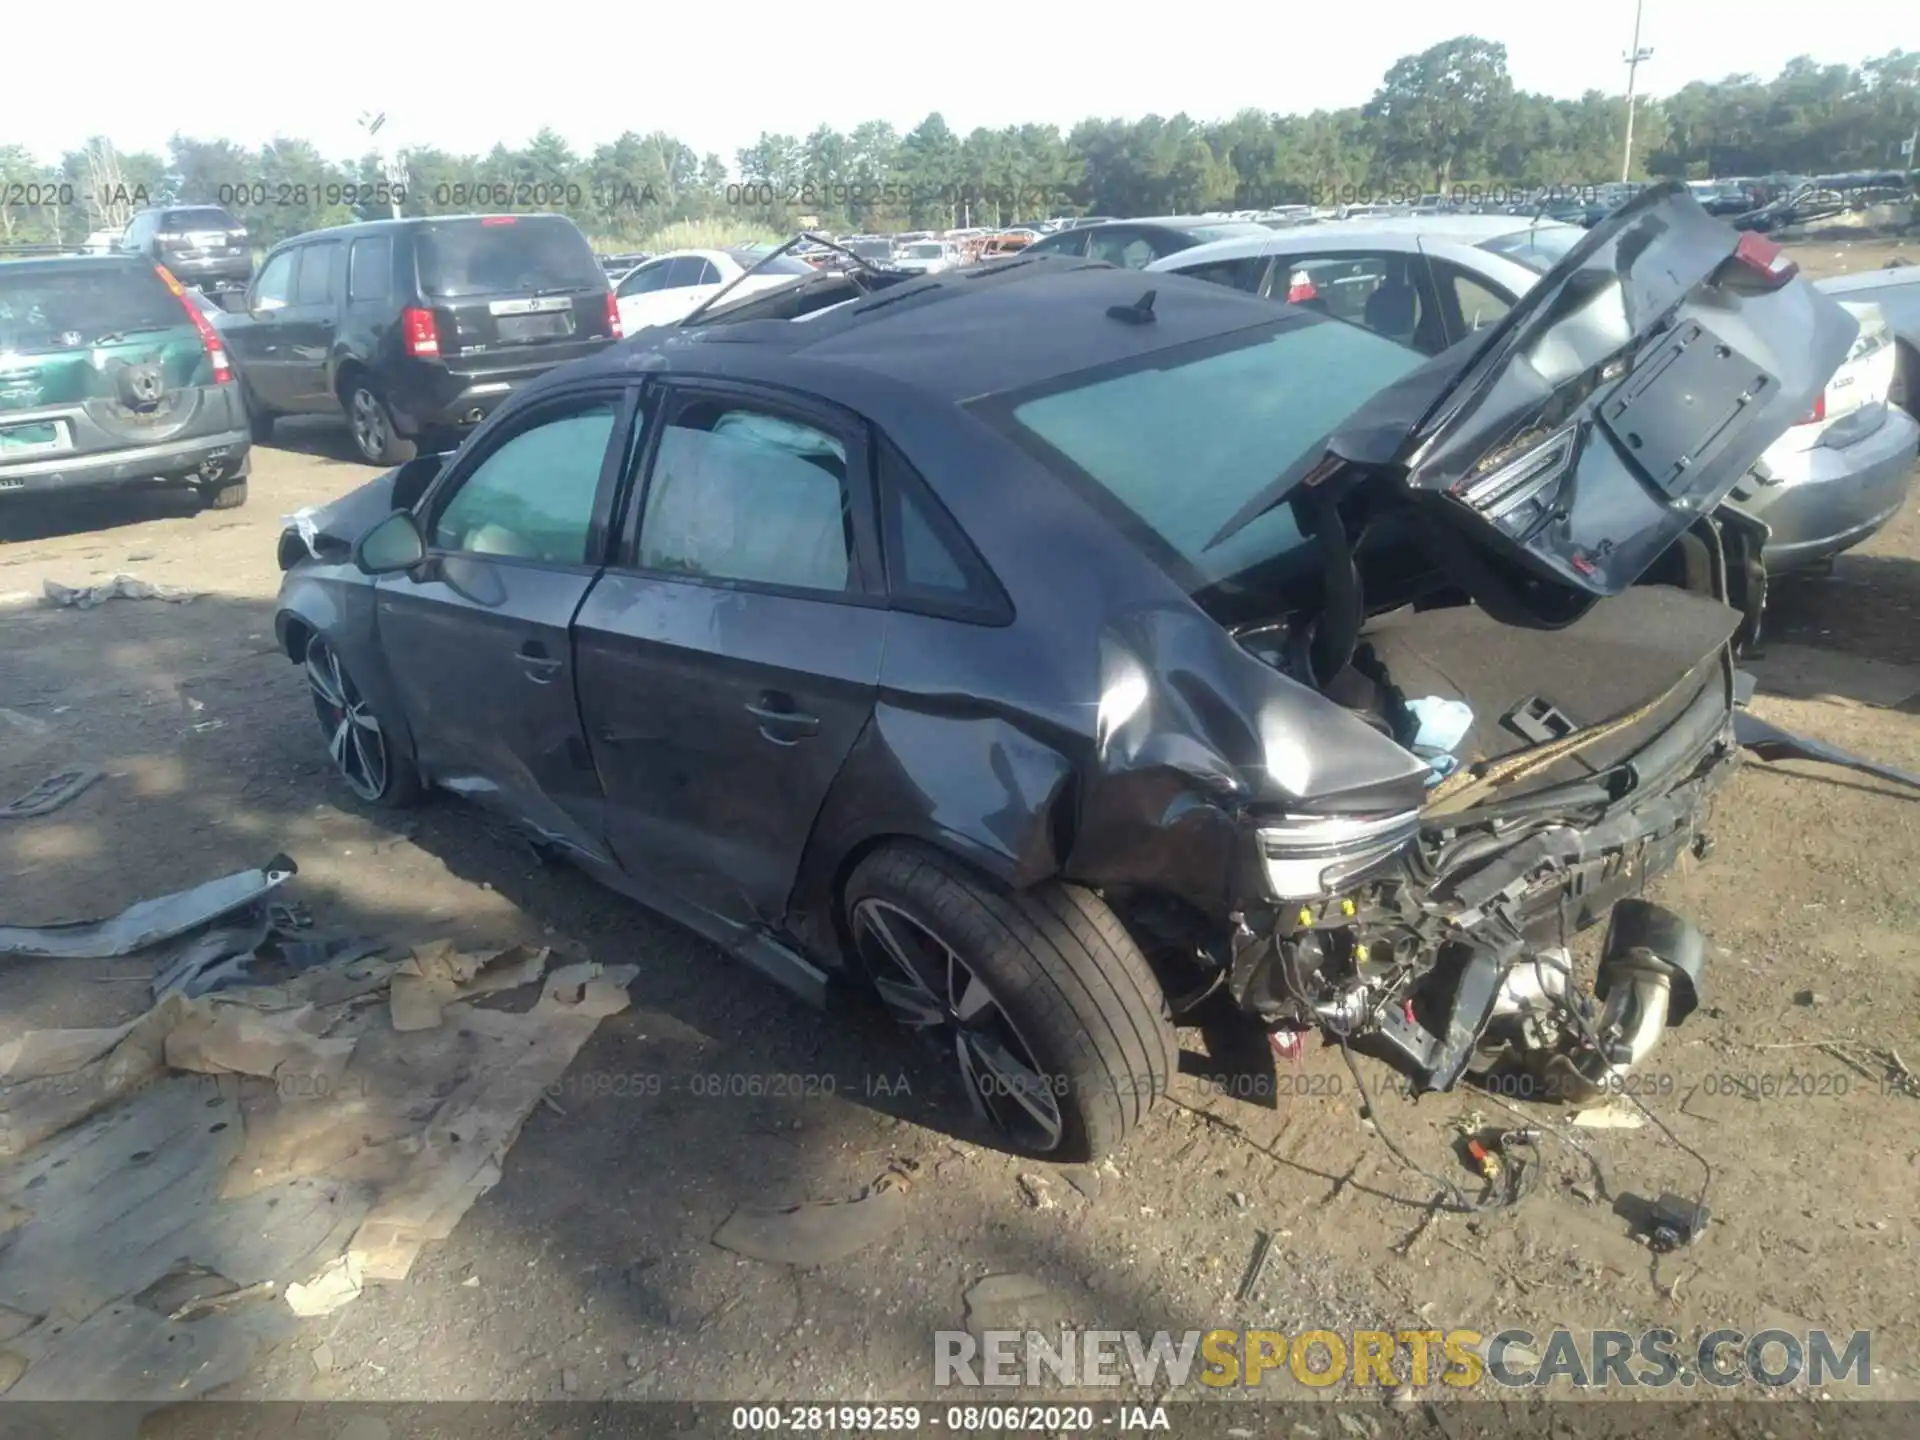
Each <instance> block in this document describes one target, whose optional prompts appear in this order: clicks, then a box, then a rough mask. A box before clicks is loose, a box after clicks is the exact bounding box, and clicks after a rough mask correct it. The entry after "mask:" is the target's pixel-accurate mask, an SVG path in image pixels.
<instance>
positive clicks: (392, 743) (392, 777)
mask: <svg viewBox="0 0 1920 1440" xmlns="http://www.w3.org/2000/svg"><path fill="white" fill-rule="evenodd" d="M306 672H307V689H308V692H309V694H310V695H311V697H312V699H313V713H314V718H315V719H316V720H318V721H319V722H320V733H321V735H322V737H323V738H324V739H325V740H326V742H327V756H328V759H330V760H331V761H332V762H333V770H334V774H336V775H338V776H339V777H340V778H341V779H342V780H344V781H345V782H346V785H347V788H348V789H349V790H351V791H353V793H354V794H355V795H357V796H359V797H360V798H361V799H362V800H364V801H366V802H367V803H368V804H369V805H378V806H381V807H382V808H383V809H389V810H404V809H406V808H407V807H408V806H410V805H414V804H416V803H418V802H419V799H420V795H421V784H420V772H419V771H418V770H416V769H415V768H414V764H413V757H412V756H411V755H410V754H408V753H407V749H406V745H405V743H404V742H403V741H402V740H401V739H400V738H399V737H398V736H397V735H395V734H394V733H393V731H392V729H391V728H390V727H389V725H388V724H387V722H386V721H385V720H383V719H382V718H381V717H380V715H379V714H378V712H376V711H375V710H374V708H373V705H372V703H371V702H370V701H368V700H367V698H366V696H365V695H364V694H363V692H362V691H361V690H360V687H359V686H358V685H357V684H355V683H354V679H353V675H352V672H350V671H349V670H348V669H347V667H346V664H345V662H344V661H342V660H341V659H340V656H339V653H338V652H337V651H335V650H334V648H333V646H332V645H330V644H329V643H328V642H327V638H326V637H325V636H324V635H314V636H312V637H311V638H310V639H309V640H308V641H307V651H306ZM376 744H377V758H376V756H375V752H374V748H373V747H374V746H375V745H376Z"/></svg>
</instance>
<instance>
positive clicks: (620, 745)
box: [574, 385, 887, 926]
mask: <svg viewBox="0 0 1920 1440" xmlns="http://www.w3.org/2000/svg"><path fill="white" fill-rule="evenodd" d="M662 393H663V399H662V401H661V408H660V409H659V411H658V414H657V418H658V420H659V421H660V422H662V423H660V424H659V425H658V427H657V435H656V436H655V438H654V439H653V441H652V443H651V444H650V445H649V447H648V452H649V453H648V457H647V460H646V464H645V476H644V484H643V485H638V486H635V487H634V496H633V500H632V502H631V505H630V514H629V516H628V521H627V526H626V534H625V535H624V537H623V540H622V549H621V553H620V556H619V559H618V560H617V562H616V563H615V564H614V565H613V566H612V567H611V568H610V569H609V570H608V572H607V573H606V574H605V575H604V576H603V577H602V578H601V579H600V581H599V583H598V584H596V585H595V586H594V588H593V591H592V593H591V594H590V595H588V597H587V600H586V603H585V604H584V605H583V606H582V607H581V609H580V614H579V617H578V619H577V620H576V621H575V630H574V634H575V650H576V654H577V656H578V664H579V667H580V696H581V708H582V713H583V715H584V718H585V721H586V728H587V735H588V742H589V744H590V745H591V746H592V748H593V754H594V758H595V760H596V761H597V762H598V765H599V770H600V774H601V776H602V777H603V778H604V780H605V783H606V787H607V812H606V814H607V821H606V823H607V838H608V841H609V843H610V844H611V846H612V848H613V850H614V852H615V854H616V856H617V858H618V859H619V861H620V863H621V865H622V867H623V868H624V869H626V870H627V872H628V873H629V874H630V875H631V876H633V878H634V880H635V882H636V883H637V885H639V886H640V887H641V888H642V889H653V890H656V891H662V890H664V891H667V892H669V893H670V894H671V895H672V896H673V897H674V898H675V899H676V900H678V901H680V902H682V903H685V902H691V903H693V904H695V905H698V906H699V907H700V908H701V909H703V910H705V911H707V912H708V913H710V914H712V915H715V916H718V917H720V918H722V919H724V920H727V921H730V922H732V923H734V924H738V925H745V926H753V925H772V924H777V923H778V922H779V921H780V919H781V918H782V916H783V914H784V912H785V908H786V902H787V896H788V893H789V891H790V890H791V889H792V885H793V878H794V873H795V871H796V870H797V868H798V866H799V862H800V857H801V854H802V852H803V850H804V849H805V846H806V843H807V837H808V835H809V833H810V832H811V830H812V828H813V822H814V818H815V816H816V815H817V814H818V813H819V809H820V805H821V803H822V801H823V800H824V799H825V797H826V793H827V788H828V786H830V785H831V784H832V783H833V779H834V776H835V775H836V774H838V773H839V770H840V767H841V764H842V763H843V762H844V761H845V759H846V757H847V754H848V752H849V751H850V750H851V749H852V748H853V744H854V742H855V740H856V739H858V737H859V735H860V732H861V730H862V729H863V728H864V727H865V726H866V724H867V722H868V719H869V718H870V716H871V715H872V712H873V705H874V695H875V686H876V684H877V681H878V678H879V673H880V658H881V647H882V641H883V638H884V636H885V631H886V620H887V611H886V609H885V606H884V602H883V600H882V583H881V579H880V575H879V566H878V552H877V548H876V541H875V539H874V532H873V526H872V523H871V515H870V507H871V503H872V493H873V491H872V485H871V481H870V475H869V470H868V467H869V464H870V460H869V452H868V447H867V444H866V440H865V431H864V428H863V427H862V426H861V425H860V424H858V423H857V422H856V421H855V420H854V419H853V418H852V417H851V416H847V415H844V414H841V413H839V412H835V411H831V410H825V409H816V408H813V407H811V406H806V407H797V406H796V405H795V403H794V402H792V401H789V400H786V399H783V398H780V397H777V396H774V395H768V394H762V393H760V392H757V391H752V390H747V389H741V388H735V387H721V386H718V385H714V386H706V387H700V388H693V387H691V386H688V387H685V388H680V387H674V388H669V389H667V390H665V391H663V392H662Z"/></svg>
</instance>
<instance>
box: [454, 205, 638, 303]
mask: <svg viewBox="0 0 1920 1440" xmlns="http://www.w3.org/2000/svg"><path fill="white" fill-rule="evenodd" d="M416 249H417V254H418V261H419V266H420V288H421V289H422V290H424V291H425V292H426V293H427V294H429V295H434V296H439V297H441V298H454V297H458V296H462V295H503V294H518V293H524V292H527V291H530V290H553V289H568V290H588V289H596V290H597V289H605V288H606V283H607V276H606V272H605V271H603V270H602V269H601V268H600V262H599V261H598V260H595V259H594V258H593V247H592V246H591V245H589V244H587V237H586V236H584V235H582V234H581V233H580V232H579V230H577V229H576V228H575V227H574V224H573V222H572V221H571V220H567V219H565V218H564V217H562V216H559V215H490V216H487V217H486V218H485V219H473V220H445V221H437V222H434V223H432V224H427V225H422V226H421V227H420V229H419V236H418V240H417V241H416Z"/></svg>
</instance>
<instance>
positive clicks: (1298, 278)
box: [1147, 215, 1920, 571]
mask: <svg viewBox="0 0 1920 1440" xmlns="http://www.w3.org/2000/svg"><path fill="white" fill-rule="evenodd" d="M1586 234H1587V232H1586V231H1585V230H1584V229H1582V228H1580V227H1579V226H1576V225H1564V224H1558V223H1554V222H1547V221H1542V222H1538V223H1534V224H1528V223H1527V222H1525V221H1516V220H1515V219H1514V217H1512V216H1508V215H1437V216H1419V217H1407V218H1398V219H1384V220H1365V221H1358V222H1350V223H1347V224H1342V225H1320V226H1314V227H1312V228H1310V229H1305V230H1276V231H1272V232H1269V233H1268V234H1267V235H1264V236H1252V237H1248V238H1242V239H1233V240H1219V241H1215V242H1213V243H1212V244H1208V245H1198V246H1195V247H1194V248H1193V249H1190V250H1182V251H1180V252H1179V253H1178V254H1176V255H1169V256H1167V257H1165V258H1164V259H1161V260H1156V261H1154V262H1153V263H1152V264H1151V265H1149V266H1147V269H1148V270H1149V271H1165V272H1168V273H1172V274H1182V275H1191V276H1194V277H1196V278H1198V279H1202V280H1210V281H1213V282H1215V283H1218V284H1224V285H1232V286H1234V287H1235V288H1237V289H1241V290H1247V291H1251V292H1253V293H1254V294H1258V295H1265V296H1268V297H1270V298H1273V299H1277V300H1285V301H1289V302H1290V303H1292V304H1295V305H1304V306H1307V307H1308V308H1311V309H1315V310H1319V311H1322V312H1324V313H1327V314H1330V315H1333V316H1335V317H1336V318H1338V319H1341V320H1345V321H1349V322H1350V323H1352V324H1355V325H1359V326H1362V327H1363V328H1365V329H1368V330H1372V331H1374V332H1375V333H1377V334H1381V335H1385V336H1387V337H1388V338H1389V339H1393V340H1397V341H1399V342H1400V343H1402V344H1404V345H1407V346H1410V347H1411V348H1413V349H1415V350H1418V351H1420V352H1421V353H1422V354H1426V355H1437V354H1439V353H1440V351H1442V350H1445V349H1446V348H1448V347H1449V346H1451V345H1454V344H1457V343H1459V342H1460V341H1462V340H1465V339H1467V338H1468V337H1469V336H1471V335H1472V334H1473V333H1474V332H1475V331H1477V330H1484V329H1486V328H1487V327H1488V326H1490V325H1493V324H1495V323H1497V322H1498V321H1499V320H1500V318H1501V317H1502V316H1503V315H1505V314H1506V313H1507V311H1508V310H1509V309H1511V308H1512V306H1513V305H1514V303H1515V302H1516V301H1517V300H1518V299H1519V298H1520V297H1521V296H1522V295H1524V294H1526V292H1527V291H1528V290H1530V289H1531V288H1532V287H1533V285H1534V284H1535V282H1537V281H1538V280H1539V278H1540V277H1541V276H1542V275H1544V274H1545V273H1546V272H1547V271H1548V270H1550V269H1552V268H1553V266H1554V265H1555V264H1557V263H1558V262H1559V261H1560V260H1561V259H1562V258H1564V257H1565V255H1566V254H1567V252H1568V251H1569V250H1571V249H1572V248H1573V247H1574V246H1575V245H1577V244H1579V243H1580V241H1581V240H1582V239H1584V238H1585V237H1586ZM1742 243H1745V244H1753V245H1758V246H1766V247H1768V248H1769V249H1770V248H1772V247H1771V242H1769V241H1767V240H1765V239H1764V237H1761V236H1758V235H1752V236H1747V237H1745V238H1744V239H1743V242H1742ZM1893 273H1895V274H1898V273H1899V272H1898V271H1895V272H1893ZM1851 278H1859V277H1851ZM1822 288H1823V289H1826V290H1828V291H1829V292H1831V293H1833V294H1834V298H1835V299H1837V300H1839V301H1840V303H1841V304H1842V305H1843V306H1845V308H1846V309H1847V310H1848V311H1849V312H1851V313H1852V314H1853V316H1854V318H1855V319H1856V320H1857V321H1858V322H1859V324H1860V334H1859V336H1858V338H1857V339H1856V340H1855V342H1854V346H1853V349H1852V352H1851V353H1850V354H1849V355H1848V356H1847V359H1846V361H1845V362H1844V363H1843V364H1842V365H1841V367H1840V368H1839V369H1838V370H1837V371H1835V372H1834V374H1833V377H1832V379H1830V380H1829V381H1828V382H1827V388H1826V391H1825V393H1824V394H1823V395H1822V397H1821V400H1820V403H1819V405H1817V406H1816V407H1815V408H1814V411H1813V413H1812V414H1810V415H1809V416H1807V418H1806V419H1804V420H1803V421H1801V422H1800V423H1799V424H1798V425H1796V426H1795V427H1794V428H1793V429H1791V430H1789V431H1788V432H1787V433H1786V434H1785V435H1783V436H1781V437H1780V439H1779V440H1777V441H1776V442H1774V444H1773V446H1772V447H1771V448H1770V449H1768V450H1767V452H1766V454H1765V455H1763V456H1762V457H1761V460H1760V463H1759V464H1757V465H1756V466H1755V467H1754V472H1753V476H1752V482H1751V483H1749V484H1745V485H1743V486H1742V487H1741V489H1739V490H1736V491H1735V492H1734V497H1735V500H1736V503H1739V504H1742V505H1743V506H1744V508H1746V509H1747V510H1748V511H1750V512H1751V513H1752V514H1754V515H1756V516H1758V517H1759V518H1760V519H1762V520H1765V521H1766V522H1767V524H1768V525H1770V526H1771V527H1772V528H1773V535H1772V537H1771V539H1770V540H1769V541H1768V543H1767V548H1766V559H1767V565H1768V568H1769V569H1771V570H1774V571H1781V570H1786V569H1790V568H1793V567H1795V566H1808V565H1817V564H1822V563H1824V562H1827V561H1830V560H1831V559H1832V558H1833V557H1834V556H1835V555H1838V554H1839V553H1840V552H1841V551H1843V550H1848V549H1851V548H1852V547H1853V546H1855V545H1858V544H1859V543H1860V542H1861V541H1863V540H1865V539H1867V538H1868V537H1869V536H1870V535H1872V534H1873V533H1874V532H1875V531H1876V530H1878V529H1879V528H1880V527H1881V526H1883V525H1885V524H1886V523H1887V522H1888V521H1889V520H1891V519H1892V518H1893V517H1894V516H1895V515H1896V514H1898V513H1899V511H1900V507H1901V506H1902V505H1903V504H1904V503H1905V502H1906V498H1907V494H1908V492H1909V490H1910V489H1911V488H1912V483H1913V474H1914V462H1915V458H1916V456H1917V455H1920V424H1916V423H1915V421H1914V417H1913V416H1912V415H1910V414H1908V413H1907V412H1906V411H1905V410H1903V409H1902V408H1901V407H1900V406H1899V405H1898V404H1893V403H1889V402H1890V399H1891V398H1892V392H1893V391H1894V389H1895V361H1896V346H1895V339H1894V328H1893V327H1892V326H1890V325H1889V324H1888V320H1887V316H1886V315H1885V314H1883V313H1882V309H1881V306H1880V305H1879V304H1876V303H1874V302H1879V301H1881V297H1882V296H1883V295H1884V294H1886V293H1889V291H1891V290H1892V289H1893V288H1894V287H1886V288H1885V289H1878V288H1873V287H1870V286H1861V287H1857V288H1856V289H1855V290H1853V291H1848V290H1845V289H1844V288H1842V287H1841V285H1840V284H1839V282H1833V281H1828V282H1824V283H1823V285H1822ZM1909 291H1910V292H1911V295H1912V299H1913V300H1916V301H1920V276H1917V277H1916V283H1914V284H1913V285H1911V286H1905V287H1902V294H1905V293H1906V292H1909ZM1865 294H1871V295H1872V296H1873V297H1874V301H1867V300H1865V299H1864V298H1861V297H1862V296H1863V295H1865ZM1910 395H1911V391H1909V396H1910Z"/></svg>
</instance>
